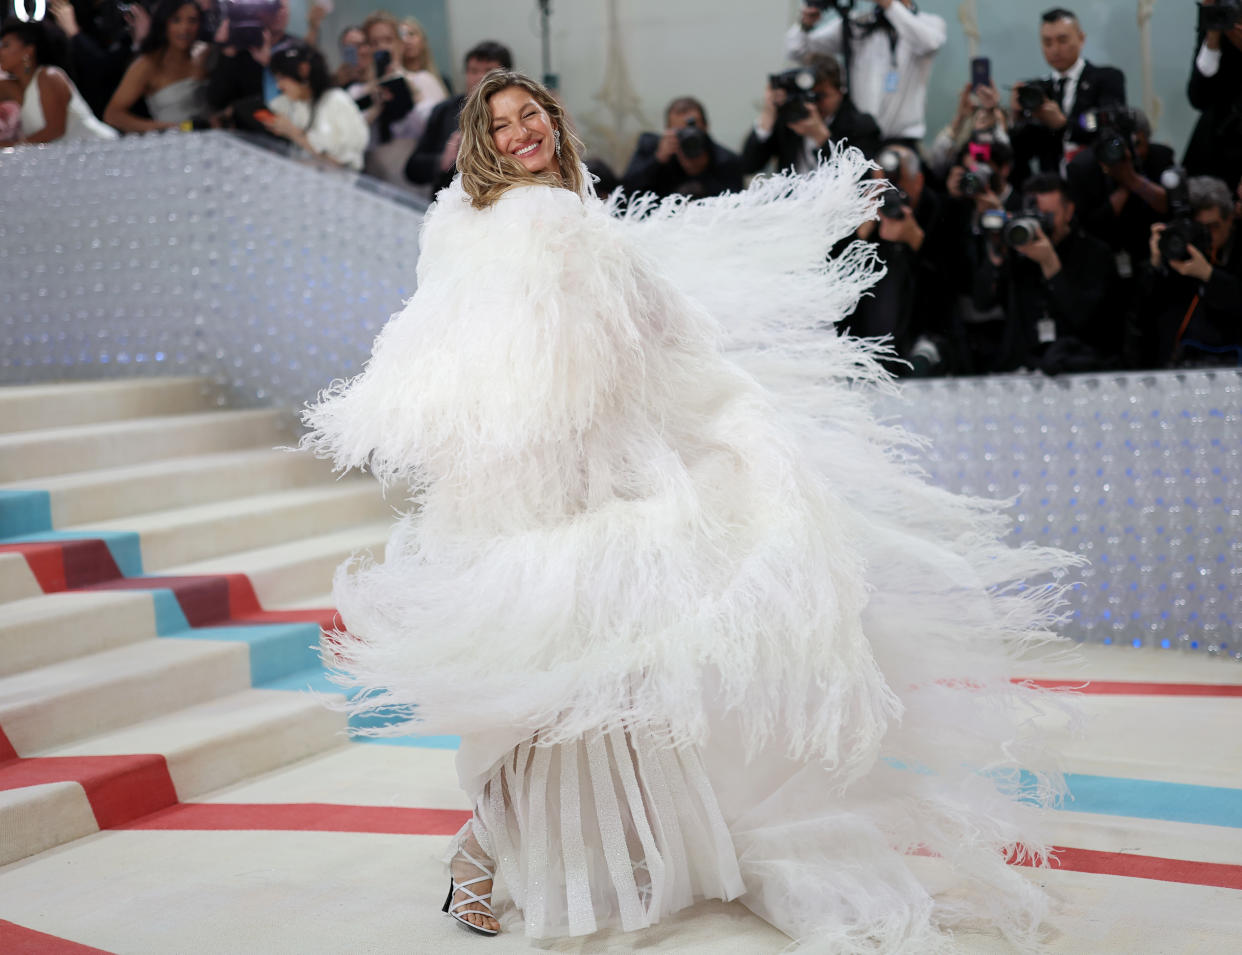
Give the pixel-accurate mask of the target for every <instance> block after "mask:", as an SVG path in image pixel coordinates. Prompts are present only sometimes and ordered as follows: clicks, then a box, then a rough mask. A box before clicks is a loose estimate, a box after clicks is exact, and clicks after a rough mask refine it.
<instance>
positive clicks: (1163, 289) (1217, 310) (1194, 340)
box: [1139, 225, 1242, 366]
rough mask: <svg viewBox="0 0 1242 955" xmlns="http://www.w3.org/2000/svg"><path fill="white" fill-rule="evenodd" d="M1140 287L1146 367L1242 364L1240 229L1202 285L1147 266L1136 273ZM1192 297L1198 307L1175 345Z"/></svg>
mask: <svg viewBox="0 0 1242 955" xmlns="http://www.w3.org/2000/svg"><path fill="white" fill-rule="evenodd" d="M1139 284H1140V287H1141V288H1142V291H1143V295H1142V299H1141V300H1142V301H1143V302H1144V303H1145V306H1146V309H1145V313H1144V316H1143V318H1144V328H1145V330H1146V331H1147V336H1146V338H1147V341H1148V342H1149V343H1150V345H1151V348H1152V350H1151V351H1150V352H1149V353H1148V354H1147V355H1146V356H1145V357H1146V358H1147V359H1148V362H1147V363H1148V364H1152V365H1157V366H1164V365H1170V364H1173V365H1176V364H1181V363H1183V362H1202V363H1213V364H1214V363H1220V364H1227V365H1237V364H1242V227H1240V226H1237V225H1235V226H1234V231H1233V238H1232V241H1231V242H1230V243H1229V244H1228V245H1226V246H1225V249H1224V254H1223V255H1222V257H1221V263H1220V264H1219V265H1217V266H1216V267H1215V268H1214V269H1213V270H1212V278H1211V280H1210V281H1208V282H1207V283H1206V284H1205V283H1200V282H1199V281H1197V280H1195V279H1192V278H1187V277H1186V276H1183V275H1178V274H1177V273H1176V272H1173V271H1172V270H1167V271H1166V270H1164V269H1154V268H1152V267H1151V266H1150V264H1148V265H1147V266H1146V267H1145V268H1144V269H1143V270H1142V272H1141V273H1140V280H1139ZM1196 296H1198V298H1199V302H1198V304H1197V305H1195V308H1194V311H1192V312H1190V321H1189V322H1187V324H1186V330H1185V331H1184V332H1183V333H1182V336H1181V339H1180V344H1179V339H1178V331H1179V329H1180V328H1181V325H1182V322H1183V321H1185V320H1186V314H1187V312H1188V311H1190V305H1191V303H1192V302H1193V301H1194V300H1195V297H1196Z"/></svg>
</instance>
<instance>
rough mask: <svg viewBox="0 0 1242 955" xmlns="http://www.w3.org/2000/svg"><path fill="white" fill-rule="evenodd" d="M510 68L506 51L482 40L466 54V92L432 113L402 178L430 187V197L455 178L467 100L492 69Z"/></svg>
mask: <svg viewBox="0 0 1242 955" xmlns="http://www.w3.org/2000/svg"><path fill="white" fill-rule="evenodd" d="M511 69H513V54H512V53H510V52H509V48H508V47H507V46H505V45H504V44H501V43H496V42H495V41H493V40H484V41H483V42H482V43H480V44H478V45H477V46H474V47H472V48H471V49H470V50H468V51H467V52H466V92H465V93H463V94H460V95H458V96H453V97H450V98H449V99H446V100H444V101H443V102H441V103H438V104H436V107H435V108H434V109H433V110H432V111H431V115H430V116H428V117H427V127H426V129H424V130H423V135H422V138H421V139H419V141H418V145H417V146H416V147H415V148H414V152H413V153H411V154H410V158H409V161H408V162H406V164H405V178H406V179H408V180H410V182H412V183H414V184H415V185H420V186H431V192H432V197H433V198H434V197H435V194H436V193H437V192H439V191H440V190H441V189H443V188H444V187H445V186H447V185H448V184H449V183H451V182H452V181H453V177H454V176H455V175H457V150H458V149H460V148H461V129H460V127H459V125H458V120H459V118H460V117H461V110H462V107H463V106H465V105H466V97H467V96H469V95H470V93H471V92H473V91H474V88H475V87H476V86H478V85H479V83H480V82H482V80H483V77H485V76H486V75H487V74H488V73H490V72H491V71H492V70H511Z"/></svg>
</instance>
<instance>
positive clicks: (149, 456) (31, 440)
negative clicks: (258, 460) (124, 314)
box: [0, 408, 282, 483]
mask: <svg viewBox="0 0 1242 955" xmlns="http://www.w3.org/2000/svg"><path fill="white" fill-rule="evenodd" d="M281 420H282V415H281V413H280V412H278V411H273V410H271V409H267V408H256V409H252V410H246V411H201V412H198V413H196V414H183V415H167V416H165V417H158V418H138V419H135V420H133V421H111V422H104V423H102V424H88V425H76V426H73V427H65V428H50V429H47V430H43V431H26V432H17V433H14V434H0V483H7V482H10V481H27V480H30V479H31V478H37V477H43V476H44V475H52V474H67V473H70V472H73V471H89V470H93V469H97V468H112V467H122V466H124V465H130V464H137V463H141V462H143V461H158V460H162V459H164V458H175V457H182V456H185V455H193V454H209V453H211V452H213V451H235V450H238V449H239V448H252V447H256V446H259V447H269V448H270V447H272V446H273V445H276V444H280V443H282V439H281V436H280V434H281V432H280V428H279V425H280V422H281Z"/></svg>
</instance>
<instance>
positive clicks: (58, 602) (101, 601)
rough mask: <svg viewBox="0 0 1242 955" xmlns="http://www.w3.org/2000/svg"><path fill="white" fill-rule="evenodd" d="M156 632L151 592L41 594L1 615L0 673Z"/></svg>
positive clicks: (60, 659) (48, 663)
mask: <svg viewBox="0 0 1242 955" xmlns="http://www.w3.org/2000/svg"><path fill="white" fill-rule="evenodd" d="M154 636H155V606H154V604H153V603H152V601H151V595H150V594H148V593H145V592H143V591H133V590H113V591H108V590H101V591H87V592H82V593H59V594H42V595H40V596H38V597H28V598H27V599H25V600H16V601H13V602H12V603H10V604H8V605H7V606H5V608H4V612H3V614H0V677H4V676H11V675H12V674H14V673H21V672H23V671H25V670H33V669H35V668H36V667H43V666H49V665H51V664H53V663H59V662H61V661H62V660H71V659H73V658H74V657H80V656H85V655H87V654H91V653H99V652H101V651H103V650H110V649H112V648H113V647H119V646H124V645H126V644H129V643H134V642H136V641H138V640H144V639H150V638H152V637H154Z"/></svg>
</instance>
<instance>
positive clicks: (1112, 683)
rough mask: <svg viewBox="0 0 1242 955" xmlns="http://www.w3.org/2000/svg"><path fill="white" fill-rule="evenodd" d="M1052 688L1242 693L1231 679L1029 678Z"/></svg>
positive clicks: (1112, 692)
mask: <svg viewBox="0 0 1242 955" xmlns="http://www.w3.org/2000/svg"><path fill="white" fill-rule="evenodd" d="M1013 682H1014V683H1023V684H1029V685H1030V686H1038V687H1043V688H1044V689H1048V690H1077V691H1078V692H1080V693H1098V694H1100V695H1102V696H1242V685H1237V684H1230V683H1127V682H1124V681H1118V680H1025V679H1021V678H1018V677H1015V678H1014V680H1013Z"/></svg>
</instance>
